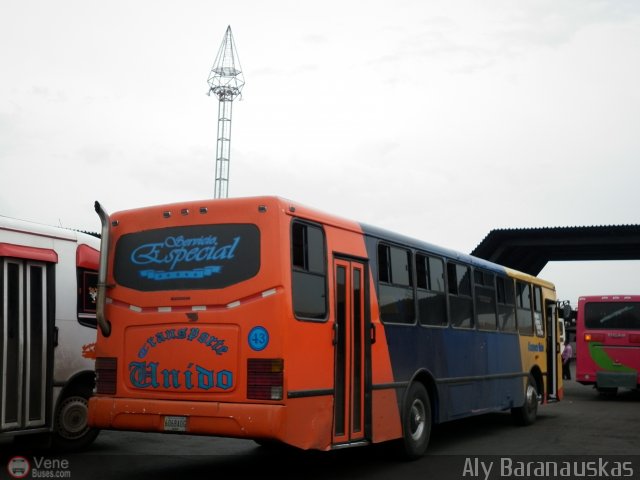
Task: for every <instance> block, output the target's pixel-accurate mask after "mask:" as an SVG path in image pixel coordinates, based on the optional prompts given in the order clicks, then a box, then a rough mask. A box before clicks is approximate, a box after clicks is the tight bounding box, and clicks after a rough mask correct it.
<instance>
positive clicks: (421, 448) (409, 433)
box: [401, 382, 431, 460]
mask: <svg viewBox="0 0 640 480" xmlns="http://www.w3.org/2000/svg"><path fill="white" fill-rule="evenodd" d="M430 436H431V402H430V401H429V394H428V393H427V390H426V389H425V387H424V385H422V384H421V383H419V382H413V383H412V384H411V386H410V387H409V390H408V391H407V395H406V397H405V402H404V406H403V411H402V447H403V448H402V451H401V453H402V456H403V457H404V458H405V459H407V460H415V459H418V458H420V457H422V456H423V455H424V454H425V452H426V451H427V446H428V445H429V437H430Z"/></svg>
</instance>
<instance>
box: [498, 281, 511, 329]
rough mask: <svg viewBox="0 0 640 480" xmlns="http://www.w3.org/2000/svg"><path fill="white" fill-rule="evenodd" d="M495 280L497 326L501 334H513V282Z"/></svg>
mask: <svg viewBox="0 0 640 480" xmlns="http://www.w3.org/2000/svg"><path fill="white" fill-rule="evenodd" d="M496 280H497V282H496V285H497V290H498V291H497V293H498V325H499V327H500V330H502V331H503V332H515V331H516V310H515V292H514V290H513V280H512V279H510V278H505V277H498V278H497V279H496Z"/></svg>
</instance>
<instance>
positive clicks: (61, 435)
mask: <svg viewBox="0 0 640 480" xmlns="http://www.w3.org/2000/svg"><path fill="white" fill-rule="evenodd" d="M92 390H93V386H89V385H75V386H73V387H71V388H70V389H69V390H68V391H66V392H64V393H63V395H64V396H63V397H62V398H61V399H60V400H59V401H58V406H57V408H56V411H55V415H54V419H53V432H52V434H51V446H52V448H53V449H54V450H57V451H72V450H82V449H84V448H86V447H88V446H89V445H90V444H91V443H92V442H93V441H94V440H95V439H96V437H97V436H98V433H100V430H98V429H97V428H93V427H90V426H89V424H88V418H89V408H88V407H89V397H91V391H92Z"/></svg>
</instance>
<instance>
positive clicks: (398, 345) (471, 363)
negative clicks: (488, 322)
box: [362, 225, 524, 423]
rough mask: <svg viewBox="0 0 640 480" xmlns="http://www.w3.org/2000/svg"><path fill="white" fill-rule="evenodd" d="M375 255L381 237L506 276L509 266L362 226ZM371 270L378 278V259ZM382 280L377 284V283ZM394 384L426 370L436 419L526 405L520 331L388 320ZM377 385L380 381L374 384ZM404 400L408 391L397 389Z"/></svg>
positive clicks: (448, 418)
mask: <svg viewBox="0 0 640 480" xmlns="http://www.w3.org/2000/svg"><path fill="white" fill-rule="evenodd" d="M362 228H363V231H364V233H365V235H366V240H365V241H366V247H367V252H368V256H369V258H371V259H376V258H377V247H378V243H379V241H383V242H385V243H392V244H394V243H395V244H397V245H400V246H403V247H408V248H412V249H414V250H418V251H421V252H424V253H428V254H432V255H435V256H439V257H443V258H445V259H447V260H454V261H456V260H457V261H460V262H464V263H465V264H468V265H471V266H473V267H475V268H482V269H484V270H487V271H491V272H494V273H496V274H500V275H503V276H506V275H507V274H506V270H505V269H504V267H502V266H500V265H497V264H495V263H492V262H488V261H486V260H483V259H480V258H476V257H473V256H471V255H467V254H463V253H459V252H455V251H453V250H448V249H445V248H442V247H438V246H436V245H432V244H429V243H426V242H421V241H418V240H414V239H411V238H408V237H404V236H401V235H398V234H395V233H391V232H388V231H386V230H382V229H379V228H376V227H370V226H365V225H363V226H362ZM370 267H371V274H372V275H373V278H374V280H376V279H377V278H378V266H377V262H376V261H372V262H371V265H370ZM374 283H377V282H374ZM383 325H384V331H385V335H386V339H387V344H388V349H389V357H390V360H391V367H392V370H393V376H394V382H397V383H402V384H403V383H406V382H409V381H411V380H412V378H413V377H414V376H415V375H416V374H417V373H418V372H419V371H421V370H426V371H427V373H428V375H430V376H431V377H432V378H433V380H434V382H435V385H436V388H437V395H438V400H437V405H434V406H433V407H434V409H435V420H436V422H438V423H440V422H444V421H447V420H452V419H455V418H462V417H465V416H469V415H474V414H479V413H486V412H488V411H499V410H505V409H508V408H511V407H514V406H519V405H522V403H523V402H524V392H523V388H522V377H523V368H522V356H521V352H520V343H519V337H518V335H517V334H515V333H505V332H499V331H482V330H475V329H462V328H453V327H451V326H447V327H431V326H430V327H427V326H417V328H416V325H415V324H412V325H404V324H389V323H385V324H383ZM374 388H375V385H374ZM397 393H398V403H399V405H401V403H402V395H403V389H397Z"/></svg>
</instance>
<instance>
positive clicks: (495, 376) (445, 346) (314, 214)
mask: <svg viewBox="0 0 640 480" xmlns="http://www.w3.org/2000/svg"><path fill="white" fill-rule="evenodd" d="M96 210H97V211H98V213H99V215H100V217H101V219H102V224H103V229H102V249H101V264H100V270H99V288H98V312H97V317H98V324H99V327H100V328H99V332H98V339H97V345H96V356H97V358H96V374H97V380H96V393H95V395H94V396H93V397H92V398H91V399H90V402H89V422H90V424H91V425H92V426H94V427H96V428H103V429H123V430H137V431H149V432H182V433H188V434H198V435H215V436H228V437H239V438H249V439H254V440H256V441H258V443H273V442H283V443H286V444H289V445H293V446H295V447H299V448H301V449H318V450H330V449H337V448H342V447H348V446H357V445H365V444H371V443H376V442H385V441H390V440H396V441H397V442H396V443H397V444H398V445H399V446H401V447H402V449H403V450H404V451H405V453H406V454H407V456H409V457H417V456H420V455H422V454H423V453H424V452H425V450H426V448H427V443H428V440H429V435H430V431H431V428H432V425H433V424H435V423H442V422H446V421H449V420H453V419H458V418H463V417H467V416H470V415H477V414H481V413H486V412H496V411H511V412H512V413H513V415H514V416H515V418H516V420H517V421H518V422H519V423H522V424H530V423H532V422H533V421H534V420H535V418H536V414H537V409H538V405H539V403H541V402H544V403H546V402H549V401H553V400H559V399H560V398H561V397H562V392H563V390H562V384H561V382H562V380H561V374H560V372H561V370H560V369H561V362H560V361H559V351H560V350H559V347H560V345H559V342H558V335H559V330H558V324H559V323H558V317H557V307H556V295H555V288H554V286H553V284H551V283H549V282H547V281H543V280H540V279H538V278H536V277H533V276H530V275H526V274H523V273H519V272H516V271H513V270H510V269H507V268H504V267H502V266H499V265H496V264H494V263H490V262H488V261H485V260H482V259H479V258H474V257H472V256H469V255H466V254H462V253H457V252H454V251H451V250H447V249H444V248H440V247H437V246H435V245H432V244H429V243H425V242H422V241H418V240H414V239H411V238H408V237H405V236H402V235H398V234H396V233H392V232H389V231H385V230H382V229H379V228H375V227H371V226H367V225H363V224H360V223H356V222H353V221H347V220H344V219H342V218H338V217H336V216H332V215H328V214H326V213H322V212H319V211H316V210H313V209H310V208H307V207H304V206H302V205H299V204H297V203H295V202H291V201H288V200H284V199H281V198H276V197H256V198H242V199H224V200H204V201H201V202H187V203H178V204H172V205H162V206H153V207H146V208H140V209H135V210H128V211H122V212H119V213H115V214H113V215H111V216H109V215H108V214H107V213H106V211H105V210H104V209H103V208H102V207H101V206H100V204H98V203H97V202H96Z"/></svg>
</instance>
